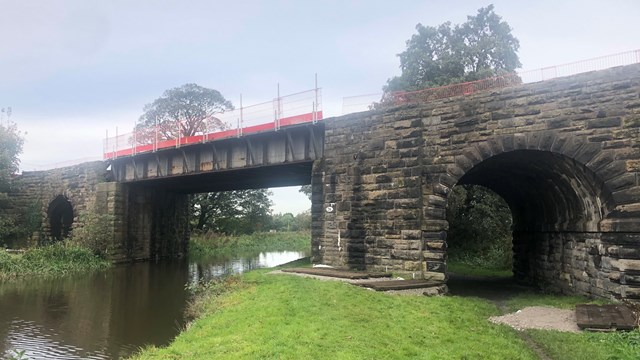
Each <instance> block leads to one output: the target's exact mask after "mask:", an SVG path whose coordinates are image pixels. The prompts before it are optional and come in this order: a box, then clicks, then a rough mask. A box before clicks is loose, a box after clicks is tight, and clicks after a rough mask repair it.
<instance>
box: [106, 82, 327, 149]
mask: <svg viewBox="0 0 640 360" xmlns="http://www.w3.org/2000/svg"><path fill="white" fill-rule="evenodd" d="M322 118H323V114H322V92H321V89H320V88H315V89H312V90H308V91H303V92H299V93H295V94H290V95H286V96H278V97H277V98H275V99H273V100H272V101H269V102H264V103H261V104H255V105H251V106H242V104H241V105H240V107H239V108H237V109H234V110H230V111H225V112H221V113H217V114H214V116H212V117H210V118H208V119H204V120H202V121H201V122H199V123H198V124H196V125H195V126H194V125H193V124H187V122H185V121H175V122H170V123H163V124H160V125H157V126H148V127H137V128H135V129H134V131H132V132H128V133H126V134H118V133H117V130H116V136H113V137H109V136H108V134H107V137H106V139H105V140H104V144H103V146H104V155H103V157H104V159H114V158H118V157H121V156H131V155H135V154H139V153H144V152H152V151H157V150H160V149H166V148H172V147H180V146H183V145H189V144H194V143H204V142H209V141H213V140H220V139H225V138H231V137H240V136H243V135H246V134H252V133H258V132H265V131H277V130H280V128H281V127H286V126H291V125H296V124H302V123H308V122H311V123H315V122H317V121H318V120H322ZM188 128H195V129H196V130H195V131H192V133H191V134H188V136H186V134H185V131H184V129H188Z"/></svg>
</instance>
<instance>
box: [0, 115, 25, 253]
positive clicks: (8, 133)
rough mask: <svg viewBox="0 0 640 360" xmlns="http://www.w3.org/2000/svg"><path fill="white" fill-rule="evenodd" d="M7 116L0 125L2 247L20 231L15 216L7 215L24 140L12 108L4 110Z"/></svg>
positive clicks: (0, 236) (0, 230)
mask: <svg viewBox="0 0 640 360" xmlns="http://www.w3.org/2000/svg"><path fill="white" fill-rule="evenodd" d="M4 114H7V120H6V123H5V124H2V123H0V214H1V215H0V245H2V244H4V243H7V242H8V238H10V237H14V235H16V232H19V230H20V229H18V228H17V227H16V219H15V217H14V215H11V216H9V215H8V214H6V210H7V208H9V206H10V204H9V192H10V191H11V177H12V175H13V174H15V173H16V172H18V170H19V166H20V159H19V158H18V156H19V155H20V154H21V153H22V144H23V143H24V138H23V135H22V133H20V131H19V130H18V127H17V125H16V124H15V123H13V122H11V108H8V110H5V109H4V108H3V109H2V115H4Z"/></svg>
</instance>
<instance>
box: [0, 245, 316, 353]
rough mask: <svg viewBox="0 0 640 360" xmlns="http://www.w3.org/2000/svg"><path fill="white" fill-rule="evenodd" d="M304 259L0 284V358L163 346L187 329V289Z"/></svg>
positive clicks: (146, 268)
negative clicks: (16, 353)
mask: <svg viewBox="0 0 640 360" xmlns="http://www.w3.org/2000/svg"><path fill="white" fill-rule="evenodd" d="M307 255H308V254H305V253H304V252H292V251H284V252H267V253H260V254H253V255H252V256H237V257H233V258H225V257H211V258H205V259H199V260H197V261H195V260H191V261H189V260H180V261H178V260H175V261H165V262H157V263H152V262H145V263H135V264H128V265H120V266H115V267H113V268H111V269H110V270H107V271H104V272H98V273H92V274H85V275H81V276H74V277H66V278H60V279H53V280H51V279H48V280H40V279H38V280H33V279H30V280H24V281H21V282H20V283H10V284H0V358H4V357H5V356H8V355H10V354H13V352H14V351H15V350H25V351H26V354H25V355H26V356H28V358H29V359H117V358H121V357H126V356H128V355H130V354H132V353H134V352H136V351H137V350H138V349H139V348H140V347H143V346H145V345H156V346H163V345H167V344H168V343H169V342H170V341H171V340H172V339H173V338H174V337H175V336H176V335H177V334H178V332H179V331H180V329H182V328H183V327H184V325H185V317H184V310H185V306H186V303H187V301H188V300H189V292H188V291H187V290H186V286H187V285H189V284H193V283H196V282H198V281H199V280H203V279H209V278H213V277H220V276H224V275H228V274H237V273H242V272H244V271H248V270H252V269H257V268H265V267H272V266H277V265H280V264H284V263H287V262H290V261H293V260H296V259H299V258H302V257H305V256H307Z"/></svg>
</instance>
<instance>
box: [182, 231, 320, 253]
mask: <svg viewBox="0 0 640 360" xmlns="http://www.w3.org/2000/svg"><path fill="white" fill-rule="evenodd" d="M309 249H311V235H310V234H309V232H304V231H291V232H277V233H268V232H256V233H253V234H248V235H238V236H228V235H221V234H215V233H208V234H202V235H193V236H191V240H190V243H189V254H190V255H192V256H202V255H213V254H232V253H236V252H250V251H305V250H309Z"/></svg>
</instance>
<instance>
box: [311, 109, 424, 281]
mask: <svg viewBox="0 0 640 360" xmlns="http://www.w3.org/2000/svg"><path fill="white" fill-rule="evenodd" d="M324 148H325V151H324V154H325V159H324V160H322V161H318V162H316V163H315V164H314V168H313V175H312V190H313V194H312V219H313V240H312V244H313V248H312V250H313V261H314V262H315V263H324V264H328V265H333V266H336V267H342V268H351V269H366V270H370V271H390V272H391V271H393V272H395V273H398V274H403V276H405V277H408V278H421V277H422V275H423V274H422V273H423V271H424V270H425V266H424V264H423V263H424V257H423V256H424V253H423V236H422V230H423V228H422V224H423V214H422V211H423V198H422V189H423V186H422V176H421V175H422V149H423V146H422V126H421V120H420V119H419V110H418V109H416V108H407V109H403V110H397V109H391V110H388V111H384V112H383V111H379V112H371V113H369V115H368V116H362V115H354V116H345V117H342V118H340V119H339V120H331V119H329V120H326V121H325V147H324ZM434 246H435V244H434Z"/></svg>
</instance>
